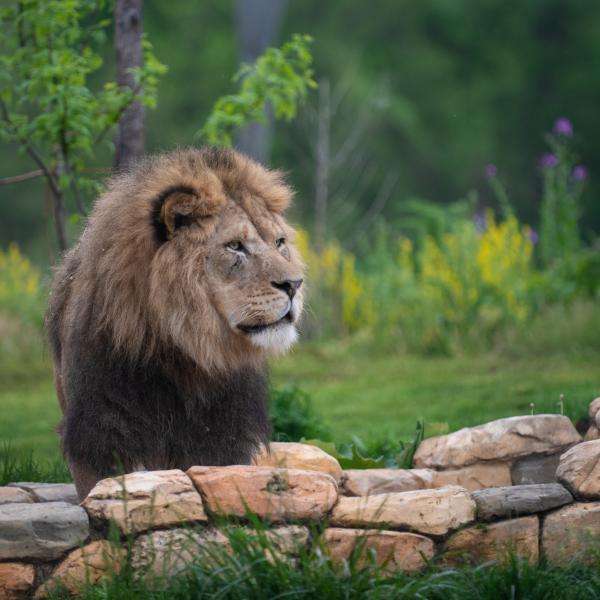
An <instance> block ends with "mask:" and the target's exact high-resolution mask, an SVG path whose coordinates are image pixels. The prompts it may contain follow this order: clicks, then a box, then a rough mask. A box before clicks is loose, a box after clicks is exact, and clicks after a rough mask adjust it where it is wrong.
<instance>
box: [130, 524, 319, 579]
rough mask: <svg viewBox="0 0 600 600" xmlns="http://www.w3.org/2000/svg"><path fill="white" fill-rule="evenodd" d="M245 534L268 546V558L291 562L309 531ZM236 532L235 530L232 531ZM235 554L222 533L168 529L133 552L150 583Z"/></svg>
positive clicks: (134, 564) (289, 529)
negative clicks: (222, 551) (222, 554)
mask: <svg viewBox="0 0 600 600" xmlns="http://www.w3.org/2000/svg"><path fill="white" fill-rule="evenodd" d="M235 529H238V530H240V531H243V532H244V533H245V534H246V535H247V536H248V538H249V540H256V542H257V543H261V545H262V543H266V548H267V549H268V554H267V558H268V559H269V560H271V561H273V560H287V559H288V558H289V557H293V556H294V555H297V554H298V552H299V551H300V548H301V547H302V546H306V544H307V543H308V538H309V534H308V529H307V528H306V527H301V526H298V525H290V526H285V527H274V528H272V529H268V530H266V531H265V532H264V534H261V535H258V534H256V532H255V531H254V530H252V529H247V528H235ZM232 530H233V528H232ZM220 549H222V550H224V551H225V552H231V543H230V541H229V537H228V535H225V534H224V533H223V532H221V531H219V530H218V529H213V528H210V529H204V530H199V529H168V530H161V531H152V532H149V533H146V534H143V535H140V536H139V537H138V538H137V539H136V541H135V542H134V544H133V548H132V567H133V568H134V570H135V571H136V572H137V573H138V574H139V575H142V576H144V577H145V578H146V579H152V578H156V577H163V576H165V575H169V576H172V575H174V574H176V573H177V572H180V571H182V570H184V569H185V568H186V567H188V566H189V565H191V564H192V563H194V562H196V563H198V562H201V563H203V564H206V563H207V562H210V561H212V560H214V559H215V558H217V559H218V557H219V556H220V552H219V550H220Z"/></svg>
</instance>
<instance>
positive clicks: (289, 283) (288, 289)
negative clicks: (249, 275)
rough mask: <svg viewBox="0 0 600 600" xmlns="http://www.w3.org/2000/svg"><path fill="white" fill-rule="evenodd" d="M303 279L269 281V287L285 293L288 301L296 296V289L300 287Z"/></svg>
mask: <svg viewBox="0 0 600 600" xmlns="http://www.w3.org/2000/svg"><path fill="white" fill-rule="evenodd" d="M303 281H304V280H303V279H294V280H292V279H288V280H286V281H271V285H272V286H273V287H274V288H277V289H278V290H281V291H282V292H285V293H286V294H287V295H288V296H289V297H290V300H291V299H292V298H293V297H294V296H295V295H296V292H297V291H298V288H299V287H300V286H301V285H302V282H303Z"/></svg>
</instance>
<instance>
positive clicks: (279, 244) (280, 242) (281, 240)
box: [275, 238, 285, 248]
mask: <svg viewBox="0 0 600 600" xmlns="http://www.w3.org/2000/svg"><path fill="white" fill-rule="evenodd" d="M275 245H276V246H277V247H278V248H283V247H284V246H285V238H279V239H278V240H277V241H276V242H275Z"/></svg>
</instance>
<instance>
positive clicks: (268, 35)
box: [236, 0, 287, 162]
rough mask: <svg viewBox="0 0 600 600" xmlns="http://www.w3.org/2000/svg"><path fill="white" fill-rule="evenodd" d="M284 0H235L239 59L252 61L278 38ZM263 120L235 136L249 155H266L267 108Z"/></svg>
mask: <svg viewBox="0 0 600 600" xmlns="http://www.w3.org/2000/svg"><path fill="white" fill-rule="evenodd" d="M286 7H287V0H237V5H236V18H237V32H238V40H239V47H240V58H241V60H242V62H245V63H253V62H255V61H256V59H257V58H258V57H259V56H260V55H261V54H262V53H263V52H264V51H265V50H266V49H267V48H268V47H269V46H272V45H273V44H274V43H276V41H277V37H278V34H279V29H280V27H281V22H282V20H283V15H284V13H285V9H286ZM266 118H267V121H266V124H264V125H263V124H262V123H250V124H249V125H248V126H247V127H245V128H244V129H242V131H241V132H240V133H239V135H238V137H237V143H236V146H237V148H238V149H239V150H241V151H242V152H245V153H246V154H248V155H249V156H251V157H252V158H254V159H256V160H258V161H261V162H264V161H265V160H267V158H268V154H269V148H270V146H271V138H272V136H273V116H272V114H271V112H270V111H269V110H268V109H267V115H266Z"/></svg>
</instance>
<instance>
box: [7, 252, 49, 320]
mask: <svg viewBox="0 0 600 600" xmlns="http://www.w3.org/2000/svg"><path fill="white" fill-rule="evenodd" d="M45 300H46V298H45V294H44V290H43V288H42V286H41V284H40V273H39V271H38V269H36V268H35V267H34V266H33V265H32V264H31V262H30V261H29V259H28V258H27V257H25V256H23V254H21V252H20V250H19V248H18V246H17V245H16V244H10V245H9V247H8V249H7V250H2V249H0V313H5V314H10V315H12V316H13V318H19V319H20V320H22V321H24V322H25V323H27V324H32V325H36V326H38V327H39V326H41V323H42V316H43V314H44V305H45Z"/></svg>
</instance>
